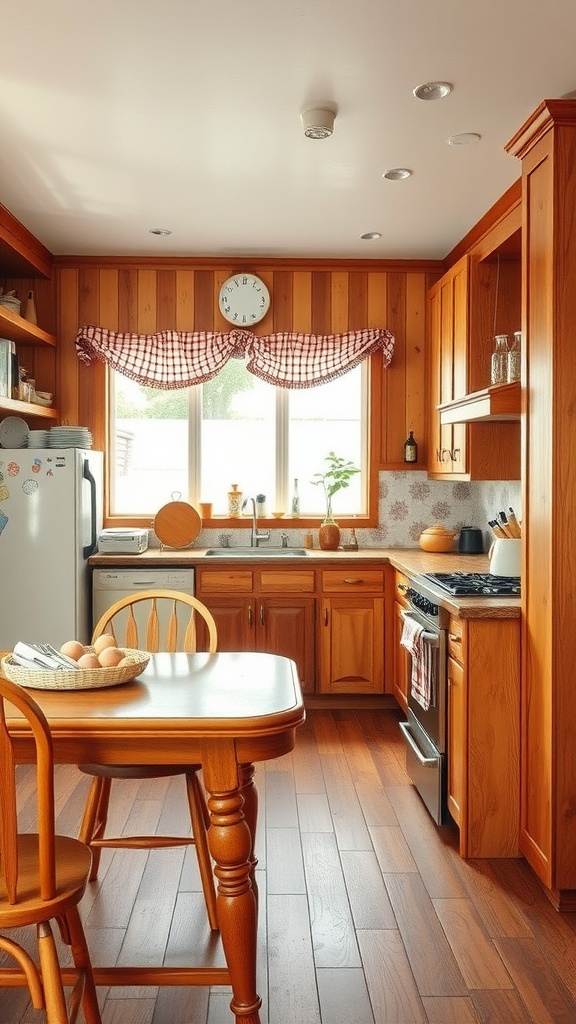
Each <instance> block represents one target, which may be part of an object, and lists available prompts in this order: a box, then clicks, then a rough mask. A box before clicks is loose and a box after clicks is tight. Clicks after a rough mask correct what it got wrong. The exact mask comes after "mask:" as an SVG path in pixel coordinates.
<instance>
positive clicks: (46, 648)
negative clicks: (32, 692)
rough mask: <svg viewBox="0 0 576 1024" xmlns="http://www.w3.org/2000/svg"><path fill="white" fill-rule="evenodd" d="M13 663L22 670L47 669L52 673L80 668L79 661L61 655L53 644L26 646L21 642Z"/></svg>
mask: <svg viewBox="0 0 576 1024" xmlns="http://www.w3.org/2000/svg"><path fill="white" fill-rule="evenodd" d="M12 661H14V662H15V663H16V665H21V666H22V668H45V669H50V671H52V672H57V671H58V670H59V669H63V670H64V669H66V670H67V671H69V670H70V669H71V668H76V669H78V668H79V667H80V666H79V665H78V662H77V661H74V660H73V659H72V658H68V657H67V656H66V655H65V654H60V651H57V650H56V648H55V647H52V645H51V644H25V643H23V642H22V641H21V640H19V641H18V643H17V644H16V646H15V648H14V650H13V651H12Z"/></svg>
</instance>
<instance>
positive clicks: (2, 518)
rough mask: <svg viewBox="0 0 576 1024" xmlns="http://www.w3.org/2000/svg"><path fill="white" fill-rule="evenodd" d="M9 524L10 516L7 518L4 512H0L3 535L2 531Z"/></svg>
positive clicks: (0, 528) (0, 531)
mask: <svg viewBox="0 0 576 1024" xmlns="http://www.w3.org/2000/svg"><path fill="white" fill-rule="evenodd" d="M7 522H8V516H5V515H4V513H3V512H0V533H2V530H3V529H4V527H5V526H6V523H7Z"/></svg>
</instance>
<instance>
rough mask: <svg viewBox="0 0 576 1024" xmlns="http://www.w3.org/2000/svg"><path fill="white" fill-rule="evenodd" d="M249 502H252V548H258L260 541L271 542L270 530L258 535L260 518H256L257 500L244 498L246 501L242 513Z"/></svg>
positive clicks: (243, 503)
mask: <svg viewBox="0 0 576 1024" xmlns="http://www.w3.org/2000/svg"><path fill="white" fill-rule="evenodd" d="M249 501H251V502H252V529H251V531H250V547H251V548H257V547H258V543H259V541H261V540H270V530H265V531H264V533H258V518H257V516H256V499H255V498H244V501H243V502H242V511H244V509H245V508H246V505H247V504H248V502H249Z"/></svg>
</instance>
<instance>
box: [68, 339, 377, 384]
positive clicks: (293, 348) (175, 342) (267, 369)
mask: <svg viewBox="0 0 576 1024" xmlns="http://www.w3.org/2000/svg"><path fill="white" fill-rule="evenodd" d="M379 349H380V350H381V351H382V356H383V360H384V365H385V366H388V364H389V363H390V360H391V358H392V352H393V350H394V337H393V335H391V334H390V332H389V331H386V330H384V328H365V329H364V330H361V331H349V332H348V333H346V334H329V335H316V334H289V333H282V334H269V335H264V336H261V337H260V336H257V335H255V334H252V333H251V331H243V330H239V329H233V330H231V331H228V332H224V331H222V332H220V331H219V332H216V331H161V332H159V333H158V334H129V333H119V332H116V331H109V330H107V329H106V328H105V327H93V326H84V327H81V328H80V329H79V331H78V333H77V335H76V351H77V353H78V358H79V359H80V360H81V361H82V362H84V363H87V364H90V363H92V362H94V361H95V360H100V361H102V362H105V363H107V364H108V365H109V366H111V367H112V368H113V369H114V370H117V371H118V373H121V374H123V375H124V376H125V377H130V378H132V380H136V381H138V382H139V383H140V384H145V385H147V386H148V387H153V388H161V389H170V388H187V387H190V386H191V385H193V384H201V383H202V382H204V381H207V380H210V378H211V377H214V376H215V375H216V374H217V373H218V372H219V371H220V370H221V369H222V367H223V366H224V365H225V363H227V362H228V360H229V359H230V358H232V357H236V358H246V360H247V362H246V368H247V369H248V370H249V371H250V373H253V374H254V375H255V376H256V377H260V378H261V379H262V380H265V381H267V382H268V383H269V384H274V385H276V386H278V387H283V388H310V387H314V386H315V385H318V384H325V383H326V382H327V381H330V380H334V379H335V378H336V377H339V376H340V375H341V374H343V373H346V372H347V371H348V370H351V369H353V367H355V366H358V364H359V363H360V362H362V360H363V359H366V358H367V357H368V356H370V355H372V353H374V352H377V351H378V350H379Z"/></svg>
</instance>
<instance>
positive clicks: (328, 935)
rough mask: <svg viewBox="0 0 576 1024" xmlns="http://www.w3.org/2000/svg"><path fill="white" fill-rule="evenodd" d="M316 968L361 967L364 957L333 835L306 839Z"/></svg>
mask: <svg viewBox="0 0 576 1024" xmlns="http://www.w3.org/2000/svg"><path fill="white" fill-rule="evenodd" d="M302 852H303V855H304V871H305V873H306V888H307V890H308V899H309V903H310V915H311V924H312V937H313V943H314V960H315V963H316V967H359V966H360V954H359V952H358V946H357V943H356V936H355V932H354V923H353V921H352V915H351V913H350V908H349V905H348V897H347V893H346V886H345V883H344V876H343V873H342V866H341V863H340V858H339V856H338V850H337V848H336V843H335V840H334V836H333V835H327V834H326V833H312V832H308V833H306V835H303V836H302Z"/></svg>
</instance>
